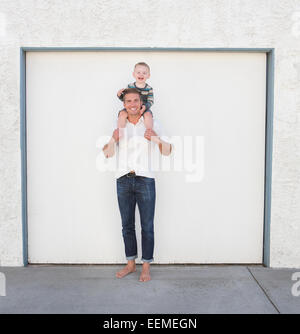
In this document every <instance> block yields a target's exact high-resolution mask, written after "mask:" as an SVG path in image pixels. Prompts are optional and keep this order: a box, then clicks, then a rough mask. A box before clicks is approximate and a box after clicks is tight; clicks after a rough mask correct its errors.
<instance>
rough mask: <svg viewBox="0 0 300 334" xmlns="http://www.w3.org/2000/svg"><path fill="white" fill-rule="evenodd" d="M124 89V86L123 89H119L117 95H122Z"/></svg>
mask: <svg viewBox="0 0 300 334" xmlns="http://www.w3.org/2000/svg"><path fill="white" fill-rule="evenodd" d="M124 89H125V88H122V89H120V90H119V91H118V93H117V95H118V96H119V97H120V96H121V95H122V93H123V90H124Z"/></svg>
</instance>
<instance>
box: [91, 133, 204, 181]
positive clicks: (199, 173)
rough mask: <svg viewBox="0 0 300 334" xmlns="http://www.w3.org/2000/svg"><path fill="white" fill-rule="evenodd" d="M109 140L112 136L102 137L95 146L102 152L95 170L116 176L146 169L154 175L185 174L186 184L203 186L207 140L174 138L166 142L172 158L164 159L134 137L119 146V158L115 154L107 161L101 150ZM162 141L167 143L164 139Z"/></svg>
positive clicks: (142, 141)
mask: <svg viewBox="0 0 300 334" xmlns="http://www.w3.org/2000/svg"><path fill="white" fill-rule="evenodd" d="M125 138H126V133H125ZM125 138H124V139H125ZM110 139H111V136H100V137H99V138H98V140H97V143H96V147H97V148H98V149H99V151H100V152H99V154H98V155H97V157H96V168H97V170H98V171H100V172H106V171H110V172H116V171H118V170H119V171H120V170H122V169H126V168H127V166H135V168H136V169H139V170H143V169H145V166H147V168H148V170H151V171H154V172H157V171H163V172H165V171H174V172H184V174H185V181H186V182H189V183H196V182H201V181H202V180H203V178H204V157H205V151H204V148H205V140H204V136H172V137H169V138H168V140H167V139H166V138H165V141H166V142H168V143H170V144H171V145H172V153H171V155H170V156H164V155H162V154H161V153H160V152H159V149H158V147H157V149H153V148H151V145H148V144H149V142H148V141H147V140H146V139H145V138H144V137H143V136H133V137H129V138H126V140H121V141H120V142H119V147H122V150H119V154H116V152H115V154H114V155H113V156H112V157H110V158H105V156H104V153H103V152H102V148H103V147H104V145H105V144H107V143H108V142H109V140H110ZM161 139H162V140H164V137H161ZM155 145H156V144H155ZM145 152H148V154H145Z"/></svg>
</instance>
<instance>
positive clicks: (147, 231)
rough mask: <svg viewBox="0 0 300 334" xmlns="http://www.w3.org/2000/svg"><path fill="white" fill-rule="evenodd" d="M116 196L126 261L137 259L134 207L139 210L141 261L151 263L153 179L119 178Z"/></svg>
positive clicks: (152, 244) (153, 201)
mask: <svg viewBox="0 0 300 334" xmlns="http://www.w3.org/2000/svg"><path fill="white" fill-rule="evenodd" d="M117 194H118V203H119V209H120V214H121V218H122V235H123V239H124V245H125V255H126V259H127V260H133V259H136V258H137V242H136V234H135V207H136V203H137V205H138V208H139V212H140V217H141V228H142V261H143V262H152V261H153V250H154V227H153V221H154V211H155V196H156V194H155V179H154V178H149V177H143V176H133V177H132V176H130V177H129V176H127V175H125V176H121V177H120V178H118V179H117Z"/></svg>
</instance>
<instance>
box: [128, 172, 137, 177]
mask: <svg viewBox="0 0 300 334" xmlns="http://www.w3.org/2000/svg"><path fill="white" fill-rule="evenodd" d="M135 175H136V174H135V172H129V173H128V174H126V176H127V177H134V176H135Z"/></svg>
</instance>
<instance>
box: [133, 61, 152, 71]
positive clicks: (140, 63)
mask: <svg viewBox="0 0 300 334" xmlns="http://www.w3.org/2000/svg"><path fill="white" fill-rule="evenodd" d="M138 65H140V66H145V67H147V68H148V70H149V72H150V66H149V65H148V64H146V63H144V62H142V61H141V62H139V63H137V64H135V65H134V68H136V67H137V66H138Z"/></svg>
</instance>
